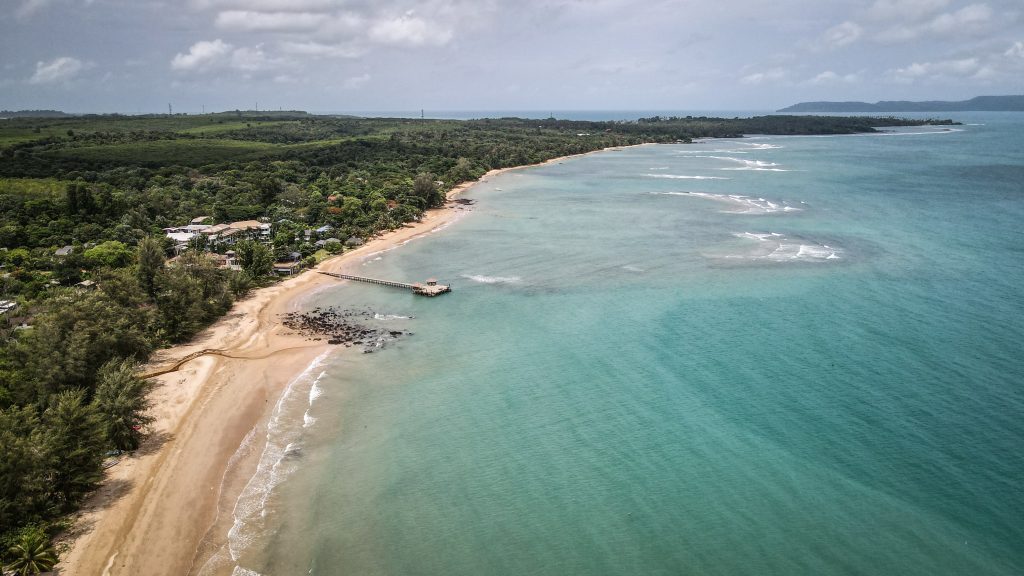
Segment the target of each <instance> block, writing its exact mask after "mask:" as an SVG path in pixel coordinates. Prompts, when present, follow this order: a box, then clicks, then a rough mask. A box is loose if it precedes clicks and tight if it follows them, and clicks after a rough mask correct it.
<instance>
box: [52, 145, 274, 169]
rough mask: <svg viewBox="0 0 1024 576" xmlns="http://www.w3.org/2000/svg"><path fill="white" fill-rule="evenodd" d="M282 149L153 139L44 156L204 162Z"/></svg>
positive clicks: (188, 163) (141, 163) (144, 163)
mask: <svg viewBox="0 0 1024 576" xmlns="http://www.w3.org/2000/svg"><path fill="white" fill-rule="evenodd" d="M278 149H279V147H278V146H275V145H274V144H267V143H264V142H249V141H243V140H153V141H146V142H133V143H129V144H101V145H99V146H83V147H76V148H64V149H60V150H50V151H47V152H43V153H42V154H41V156H43V157H44V158H45V157H52V158H58V159H62V160H82V161H84V162H97V163H111V164H120V165H124V164H129V165H136V166H175V165H177V166H204V165H206V164H215V163H217V162H227V161H239V160H243V161H244V160H254V159H257V158H263V157H266V156H272V155H274V153H275V152H276V151H277V150H278Z"/></svg>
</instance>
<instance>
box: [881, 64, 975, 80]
mask: <svg viewBox="0 0 1024 576" xmlns="http://www.w3.org/2000/svg"><path fill="white" fill-rule="evenodd" d="M982 69H983V66H982V64H981V62H980V61H979V60H978V59H977V58H961V59H957V60H940V61H938V62H914V63H913V64H911V65H909V66H906V67H903V68H896V69H893V70H889V71H888V72H887V73H886V75H887V76H889V77H890V78H891V79H892V80H894V81H896V82H898V83H901V84H910V83H913V82H915V81H917V80H924V79H942V78H950V77H953V78H967V77H971V76H973V75H975V74H977V73H978V72H979V71H981V70H982Z"/></svg>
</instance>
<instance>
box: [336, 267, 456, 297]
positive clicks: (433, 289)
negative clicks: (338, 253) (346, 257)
mask: <svg viewBox="0 0 1024 576" xmlns="http://www.w3.org/2000/svg"><path fill="white" fill-rule="evenodd" d="M320 273H321V274H324V275H326V276H333V277H335V278H341V279H342V280H354V281H356V282H366V283H368V284H380V285H381V286H391V287H393V288H403V289H405V290H412V292H413V294H419V295H421V296H438V295H441V294H444V293H445V292H451V291H452V289H451V286H447V285H445V284H438V283H437V280H434V279H433V278H431V279H430V280H427V282H426V283H425V284H420V283H416V284H406V283H405V282H392V281H391V280H380V279H377V278H367V277H365V276H352V275H351V274H336V273H334V272H320Z"/></svg>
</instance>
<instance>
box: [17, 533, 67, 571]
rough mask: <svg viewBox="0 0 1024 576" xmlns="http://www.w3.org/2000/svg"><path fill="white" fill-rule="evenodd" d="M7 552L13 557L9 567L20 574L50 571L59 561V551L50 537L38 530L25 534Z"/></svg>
mask: <svg viewBox="0 0 1024 576" xmlns="http://www.w3.org/2000/svg"><path fill="white" fill-rule="evenodd" d="M7 552H8V555H9V556H10V557H11V558H12V560H11V562H10V563H9V564H8V565H7V568H8V569H10V570H13V571H14V573H15V574H17V575H18V576H27V575H29V574H40V573H42V572H49V571H50V570H51V569H53V566H54V565H55V564H56V563H57V551H56V550H54V548H53V545H51V544H50V539H49V538H47V537H46V535H45V534H43V533H41V532H38V531H30V532H27V533H25V534H23V535H22V536H21V537H20V538H19V539H18V542H17V543H16V544H15V545H13V546H11V547H10V549H9V550H8V551H7Z"/></svg>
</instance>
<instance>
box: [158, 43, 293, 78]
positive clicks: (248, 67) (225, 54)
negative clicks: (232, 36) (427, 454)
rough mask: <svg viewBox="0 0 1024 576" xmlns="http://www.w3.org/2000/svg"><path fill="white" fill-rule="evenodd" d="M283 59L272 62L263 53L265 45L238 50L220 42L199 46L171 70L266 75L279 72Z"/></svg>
mask: <svg viewBox="0 0 1024 576" xmlns="http://www.w3.org/2000/svg"><path fill="white" fill-rule="evenodd" d="M284 63H285V62H284V60H283V59H281V58H271V57H269V56H267V54H266V53H265V52H264V51H263V45H262V44H257V45H256V46H252V47H247V46H242V47H240V48H235V47H234V46H232V45H231V44H228V43H227V42H224V41H223V40H221V39H220V38H218V39H216V40H212V41H211V40H203V41H200V42H196V43H195V44H193V45H192V46H191V47H190V48H189V49H188V53H187V54H181V53H179V54H177V55H175V56H174V58H173V59H172V60H171V69H172V70H177V71H178V72H193V73H206V72H213V71H218V70H237V71H240V72H246V73H251V72H262V71H266V70H273V69H276V68H279V67H280V66H282V65H283V64H284Z"/></svg>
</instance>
